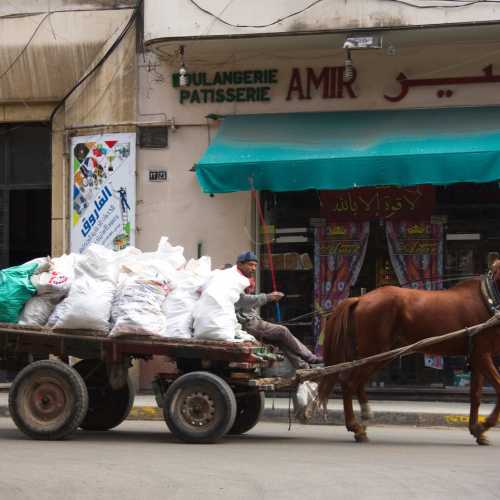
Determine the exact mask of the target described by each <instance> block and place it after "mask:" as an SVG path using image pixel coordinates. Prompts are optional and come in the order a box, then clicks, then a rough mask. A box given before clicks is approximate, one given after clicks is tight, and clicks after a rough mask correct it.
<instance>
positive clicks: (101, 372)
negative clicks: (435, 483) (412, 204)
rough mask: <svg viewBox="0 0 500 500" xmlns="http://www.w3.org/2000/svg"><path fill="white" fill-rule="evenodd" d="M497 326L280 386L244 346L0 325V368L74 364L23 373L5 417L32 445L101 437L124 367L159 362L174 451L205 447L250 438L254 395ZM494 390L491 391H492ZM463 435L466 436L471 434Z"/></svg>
mask: <svg viewBox="0 0 500 500" xmlns="http://www.w3.org/2000/svg"><path fill="white" fill-rule="evenodd" d="M499 324H500V312H497V313H495V314H494V315H493V316H492V317H491V318H489V319H488V320H487V321H484V322H483V323H480V324H476V325H471V326H469V327H466V328H462V329H460V330H456V331H453V332H450V333H447V334H442V335H438V336H434V337H429V338H425V339H422V340H420V341H418V342H415V343H413V344H409V345H406V346H403V347H399V348H396V349H392V350H389V351H386V352H381V353H378V354H375V355H372V356H368V357H365V358H361V359H355V360H353V361H346V362H342V363H337V364H334V365H331V366H326V367H324V368H313V369H306V370H297V372H296V374H295V375H294V376H293V377H286V378H285V377H265V376H264V375H265V373H264V370H263V369H264V368H266V367H269V366H271V365H273V364H274V363H275V362H277V361H280V360H282V359H283V358H282V357H281V356H279V355H276V354H274V353H272V352H270V351H269V350H268V349H267V348H266V347H264V346H257V345H255V344H254V343H252V342H224V341H215V340H212V341H208V340H207V341H203V340H195V339H192V340H191V339H163V338H155V337H148V338H146V337H121V338H120V337H118V338H113V337H109V336H104V335H102V334H101V335H99V334H97V333H95V332H89V331H75V330H72V331H71V333H70V332H69V331H53V330H47V329H44V328H39V327H26V326H19V325H14V324H2V323H0V358H1V357H2V354H7V353H31V354H37V355H40V354H45V355H54V356H58V357H61V358H65V357H67V356H74V357H77V358H79V359H80V361H78V362H77V363H76V364H74V365H73V366H69V365H68V364H65V363H63V362H61V361H59V360H55V359H50V360H42V361H36V362H34V363H31V364H29V365H28V366H26V367H25V368H24V369H23V370H22V371H21V372H20V373H19V374H18V375H17V377H16V379H15V380H14V382H13V383H12V386H11V389H10V393H9V410H10V414H11V416H12V419H13V420H14V422H15V424H16V425H17V427H18V428H19V429H20V430H21V431H23V432H24V433H25V434H27V435H28V436H29V437H31V438H34V439H62V438H64V437H66V436H68V435H70V434H71V433H72V432H74V431H76V429H77V428H78V427H80V428H82V429H85V430H101V431H104V430H108V429H111V428H113V427H116V426H117V425H119V424H120V423H121V422H122V421H123V420H125V418H126V417H127V415H128V413H129V411H130V409H131V407H132V404H133V398H134V390H133V386H132V383H131V381H130V379H129V376H128V368H129V367H130V366H131V361H132V360H133V359H145V360H147V359H150V358H151V357H152V356H154V355H163V356H169V357H170V358H173V359H174V360H175V361H176V365H177V370H176V371H175V372H174V373H158V374H157V375H156V377H155V379H154V381H153V388H154V392H155V396H156V401H157V404H158V406H159V407H160V408H163V411H164V417H165V421H166V423H167V426H168V427H169V429H170V430H171V432H172V433H173V434H174V435H175V436H177V437H178V438H179V439H181V440H182V441H185V442H190V443H209V442H216V441H218V440H219V439H221V438H222V437H223V436H224V435H226V434H242V433H244V432H246V431H248V430H250V429H251V428H253V427H254V426H255V425H256V424H257V422H258V420H259V418H260V416H261V413H262V411H263V409H264V391H269V390H275V389H283V388H287V389H291V388H294V387H297V386H298V384H300V383H301V382H303V381H306V380H318V379H323V378H324V377H328V376H333V375H335V374H339V373H340V372H348V371H351V370H356V369H359V368H361V367H362V366H365V365H369V364H372V365H373V364H376V363H380V362H385V361H388V360H391V359H395V358H397V357H401V356H405V355H408V354H411V353H414V352H422V350H423V349H426V348H429V347H431V346H433V345H436V344H441V343H443V344H444V343H446V342H449V341H453V340H458V339H466V338H468V339H472V338H473V337H476V336H477V335H478V334H480V333H482V332H488V331H489V332H491V330H492V329H494V328H495V327H497V326H498V325H499ZM470 342H471V340H469V343H470ZM498 385H499V388H500V381H499V384H498ZM358 396H359V395H358ZM365 402H366V401H365ZM344 403H345V395H344ZM360 403H361V401H360ZM478 406H479V405H477V407H478ZM476 410H477V408H476ZM499 411H500V406H499V405H498V404H497V406H496V407H495V410H494V412H493V414H492V416H490V418H489V420H487V424H488V426H492V425H494V424H495V423H496V420H497V415H498V412H499ZM490 420H491V422H490ZM471 425H472V427H471V432H472V433H473V434H474V435H476V434H475V432H476V430H475V427H474V426H477V424H476V423H475V422H471ZM361 429H362V430H361V438H360V436H359V435H356V440H363V439H362V438H363V437H365V438H366V434H365V432H364V428H361ZM348 430H351V429H350V428H349V427H348ZM485 430H486V428H485V427H484V426H483V425H481V426H479V427H478V430H477V436H476V437H477V440H478V443H479V444H486V443H487V441H486V439H485V438H484V436H483V434H484V431H485Z"/></svg>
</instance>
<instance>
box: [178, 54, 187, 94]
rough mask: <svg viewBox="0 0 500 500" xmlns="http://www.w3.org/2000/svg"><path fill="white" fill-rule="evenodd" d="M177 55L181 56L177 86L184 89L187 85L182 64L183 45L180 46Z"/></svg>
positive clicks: (184, 68) (184, 67)
mask: <svg viewBox="0 0 500 500" xmlns="http://www.w3.org/2000/svg"><path fill="white" fill-rule="evenodd" d="M179 54H180V56H181V67H180V68H179V86H180V87H185V86H186V85H187V76H186V75H187V70H186V65H185V63H184V45H181V46H180V48H179Z"/></svg>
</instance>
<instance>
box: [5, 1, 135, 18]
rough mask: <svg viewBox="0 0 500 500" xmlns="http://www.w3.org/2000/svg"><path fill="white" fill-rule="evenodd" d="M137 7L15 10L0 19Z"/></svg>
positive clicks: (132, 7) (133, 7)
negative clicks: (13, 12) (39, 10)
mask: <svg viewBox="0 0 500 500" xmlns="http://www.w3.org/2000/svg"><path fill="white" fill-rule="evenodd" d="M135 8H137V5H135V6H133V5H131V6H130V7H109V8H102V9H60V10H51V11H50V12H47V11H41V12H17V13H15V14H3V15H1V16H0V20H1V19H19V18H23V17H36V16H41V15H42V14H63V13H66V12H103V11H104V12H105V11H115V10H131V9H135Z"/></svg>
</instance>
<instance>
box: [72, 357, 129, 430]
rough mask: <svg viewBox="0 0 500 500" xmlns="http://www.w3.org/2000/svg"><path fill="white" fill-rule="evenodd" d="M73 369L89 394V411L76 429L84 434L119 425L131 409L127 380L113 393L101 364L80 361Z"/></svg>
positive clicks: (92, 360) (98, 362)
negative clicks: (83, 382) (78, 428)
mask: <svg viewBox="0 0 500 500" xmlns="http://www.w3.org/2000/svg"><path fill="white" fill-rule="evenodd" d="M73 368H74V369H75V370H76V371H77V372H78V373H79V374H80V375H81V376H82V378H83V380H84V381H85V385H86V386H87V391H88V394H89V409H88V411H87V414H86V415H85V418H84V419H83V421H82V423H81V424H80V427H81V428H82V429H84V430H86V431H108V430H110V429H113V428H114V427H117V426H118V425H120V424H121V423H122V422H123V421H124V420H125V419H126V418H127V417H128V414H129V413H130V410H131V409H132V406H133V405H134V398H135V390H134V386H133V384H132V381H131V380H130V378H128V379H127V384H126V385H125V386H124V387H122V388H121V389H118V390H114V389H113V388H112V387H111V385H110V384H109V380H108V374H107V371H106V364H105V363H104V362H103V361H101V360H99V359H84V360H82V361H79V362H78V363H76V364H75V365H73ZM88 374H90V376H88Z"/></svg>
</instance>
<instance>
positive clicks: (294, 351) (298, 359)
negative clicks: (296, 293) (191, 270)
mask: <svg viewBox="0 0 500 500" xmlns="http://www.w3.org/2000/svg"><path fill="white" fill-rule="evenodd" d="M257 262H258V259H257V256H256V255H255V254H254V253H253V252H250V251H249V252H243V253H242V254H241V255H239V256H238V258H237V260H236V266H237V268H238V270H239V272H240V273H241V274H243V275H244V276H246V277H247V278H248V279H249V280H250V286H249V287H248V288H247V289H246V290H245V293H242V294H241V296H240V299H239V300H238V302H236V304H235V309H236V316H237V318H238V321H239V322H240V324H241V326H242V328H243V330H245V331H246V332H248V333H249V334H250V335H253V336H254V337H255V338H257V339H258V340H260V341H262V342H267V343H269V344H273V345H276V346H278V347H279V348H280V349H281V350H282V351H283V353H284V354H285V356H286V357H287V358H288V359H289V360H290V363H291V364H292V365H293V366H294V368H309V366H310V365H315V364H319V363H321V362H322V359H321V358H320V357H319V356H316V355H315V354H314V353H312V352H311V351H310V350H309V349H308V348H307V347H306V346H305V345H304V344H303V343H302V342H300V340H299V339H297V338H296V337H295V336H294V335H293V334H292V333H291V332H290V330H289V329H288V328H287V327H286V326H283V325H277V324H275V323H271V322H269V321H264V320H263V319H262V318H261V317H260V314H259V308H260V307H261V306H263V305H264V304H267V303H268V302H278V301H280V300H281V299H282V298H283V297H284V296H285V295H284V294H283V293H282V292H276V291H275V292H271V293H259V294H256V293H255V271H256V269H257Z"/></svg>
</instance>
